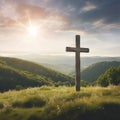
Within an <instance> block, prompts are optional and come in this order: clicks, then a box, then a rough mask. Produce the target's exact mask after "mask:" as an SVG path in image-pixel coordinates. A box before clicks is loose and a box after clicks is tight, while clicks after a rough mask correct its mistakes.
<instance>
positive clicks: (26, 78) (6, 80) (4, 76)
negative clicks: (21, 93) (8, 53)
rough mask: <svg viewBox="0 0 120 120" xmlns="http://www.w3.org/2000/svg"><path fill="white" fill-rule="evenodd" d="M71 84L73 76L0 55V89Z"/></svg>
mask: <svg viewBox="0 0 120 120" xmlns="http://www.w3.org/2000/svg"><path fill="white" fill-rule="evenodd" d="M73 84H74V80H73V78H71V77H69V76H67V75H64V74H62V73H59V72H57V71H54V70H52V69H49V68H47V67H44V66H42V65H38V64H36V63H33V62H29V61H26V60H21V59H17V58H9V57H0V91H5V90H9V89H15V87H16V86H17V85H21V86H23V87H25V88H26V87H33V86H34V87H35V86H42V85H68V86H69V85H73Z"/></svg>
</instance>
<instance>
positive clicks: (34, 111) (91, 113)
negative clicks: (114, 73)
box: [0, 86, 120, 120]
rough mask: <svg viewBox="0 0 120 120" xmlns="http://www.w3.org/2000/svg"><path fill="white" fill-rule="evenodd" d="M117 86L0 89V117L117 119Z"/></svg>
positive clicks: (119, 93) (15, 119)
mask: <svg viewBox="0 0 120 120" xmlns="http://www.w3.org/2000/svg"><path fill="white" fill-rule="evenodd" d="M119 111H120V86H109V87H107V88H102V87H86V88H81V91H80V92H75V88H74V87H47V86H43V87H40V88H29V89H26V90H21V91H8V92H5V93H0V120H8V119H9V120H78V119H82V120H88V119H92V120H104V119H105V120H113V119H114V120H120V115H119Z"/></svg>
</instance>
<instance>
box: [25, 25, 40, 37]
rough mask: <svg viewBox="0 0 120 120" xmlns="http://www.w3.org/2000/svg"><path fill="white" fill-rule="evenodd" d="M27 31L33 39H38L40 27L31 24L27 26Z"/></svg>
mask: <svg viewBox="0 0 120 120" xmlns="http://www.w3.org/2000/svg"><path fill="white" fill-rule="evenodd" d="M27 31H28V33H29V34H30V35H31V36H33V37H36V36H37V35H38V27H37V26H36V25H34V24H29V25H28V26H27Z"/></svg>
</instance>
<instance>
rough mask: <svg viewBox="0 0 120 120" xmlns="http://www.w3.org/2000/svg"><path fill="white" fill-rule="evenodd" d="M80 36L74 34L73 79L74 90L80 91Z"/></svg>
mask: <svg viewBox="0 0 120 120" xmlns="http://www.w3.org/2000/svg"><path fill="white" fill-rule="evenodd" d="M79 49H80V36H79V35H76V55H75V57H76V59H75V60H76V63H75V64H76V65H75V66H76V67H75V68H76V79H75V82H76V83H75V84H76V91H80V52H79Z"/></svg>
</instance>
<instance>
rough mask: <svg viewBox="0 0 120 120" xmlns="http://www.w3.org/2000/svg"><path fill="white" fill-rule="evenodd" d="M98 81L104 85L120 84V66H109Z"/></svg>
mask: <svg viewBox="0 0 120 120" xmlns="http://www.w3.org/2000/svg"><path fill="white" fill-rule="evenodd" d="M96 83H97V84H98V85H101V86H103V87H106V86H108V85H120V66H119V67H111V68H109V69H108V70H107V71H106V72H105V73H103V74H102V75H100V77H99V78H98V79H97V81H96Z"/></svg>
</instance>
